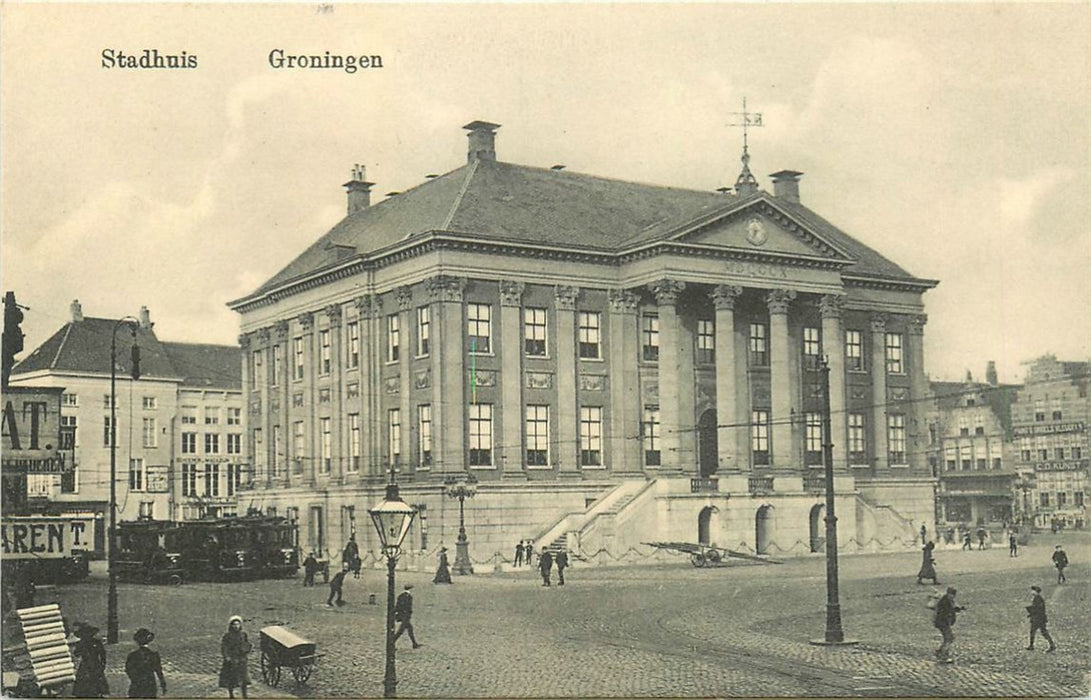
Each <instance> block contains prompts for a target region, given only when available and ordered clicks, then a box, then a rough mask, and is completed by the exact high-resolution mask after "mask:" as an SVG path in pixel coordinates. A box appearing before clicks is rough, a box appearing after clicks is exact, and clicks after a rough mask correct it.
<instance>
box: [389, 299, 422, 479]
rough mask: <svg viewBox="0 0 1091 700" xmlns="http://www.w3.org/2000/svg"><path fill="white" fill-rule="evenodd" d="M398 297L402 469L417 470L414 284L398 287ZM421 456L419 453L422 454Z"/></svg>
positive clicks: (404, 472)
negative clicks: (413, 401)
mask: <svg viewBox="0 0 1091 700" xmlns="http://www.w3.org/2000/svg"><path fill="white" fill-rule="evenodd" d="M394 300H395V301H397V303H398V412H399V413H400V414H401V421H402V455H401V464H400V470H401V472H402V473H403V474H408V473H410V472H413V473H415V472H416V467H417V466H418V465H419V464H420V461H419V458H418V460H417V461H414V460H413V454H414V452H415V451H416V445H415V436H416V434H417V427H418V426H417V417H416V416H414V415H412V413H411V411H412V404H411V402H410V401H409V398H410V388H411V387H412V386H413V348H412V345H413V343H412V342H410V333H409V327H410V324H411V323H412V322H413V288H412V287H411V286H409V285H405V286H404V287H398V288H397V289H395V290H394ZM418 457H419V456H418Z"/></svg>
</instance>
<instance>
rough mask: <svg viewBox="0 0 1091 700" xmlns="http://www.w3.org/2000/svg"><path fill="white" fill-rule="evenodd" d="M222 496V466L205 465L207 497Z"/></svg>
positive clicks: (212, 463)
mask: <svg viewBox="0 0 1091 700" xmlns="http://www.w3.org/2000/svg"><path fill="white" fill-rule="evenodd" d="M219 495H220V465H219V464H218V463H216V462H206V463H205V496H211V497H217V496H219Z"/></svg>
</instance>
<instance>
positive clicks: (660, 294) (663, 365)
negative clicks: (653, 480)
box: [648, 279, 693, 472]
mask: <svg viewBox="0 0 1091 700" xmlns="http://www.w3.org/2000/svg"><path fill="white" fill-rule="evenodd" d="M685 287H686V283H685V282H679V281H677V280H669V279H663V280H659V281H657V282H652V283H651V284H649V285H648V289H649V290H650V291H651V293H652V294H653V295H654V296H655V303H656V304H657V305H658V307H659V308H658V311H659V425H660V428H661V430H662V431H663V439H662V440H661V441H660V442H661V443H662V460H661V461H662V467H661V469H662V470H663V472H670V471H679V470H680V469H681V468H682V463H681V454H680V448H681V440H680V437H681V436H680V429H681V427H682V425H684V423H685V421H684V420H683V410H682V407H681V406H679V400H678V382H679V381H681V380H682V378H681V377H679V353H678V332H679V327H678V325H679V324H678V311H677V309H676V308H675V304H676V303H677V301H678V295H679V294H681V293H682V290H683V289H685ZM689 410H690V411H691V412H692V410H693V409H692V407H690V409H689ZM690 422H692V421H690Z"/></svg>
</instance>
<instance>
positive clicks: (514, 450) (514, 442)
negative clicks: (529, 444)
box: [499, 280, 526, 476]
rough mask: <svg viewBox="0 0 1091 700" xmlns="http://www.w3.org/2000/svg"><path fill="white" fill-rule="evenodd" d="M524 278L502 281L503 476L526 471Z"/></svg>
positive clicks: (501, 387)
mask: <svg viewBox="0 0 1091 700" xmlns="http://www.w3.org/2000/svg"><path fill="white" fill-rule="evenodd" d="M525 288H526V285H524V284H523V283H522V282H513V281H510V280H504V281H502V282H500V401H501V403H502V404H503V409H502V410H503V415H502V416H501V421H502V424H503V428H502V433H501V439H500V450H499V453H500V464H499V467H500V469H501V471H502V475H503V476H512V475H515V474H519V473H522V472H523V449H522V445H523V369H522V364H523V343H522V342H521V341H522V338H521V336H522V334H521V332H520V331H521V329H522V327H523V323H522V319H521V318H520V316H521V312H522V304H523V291H524V290H525Z"/></svg>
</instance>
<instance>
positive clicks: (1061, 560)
mask: <svg viewBox="0 0 1091 700" xmlns="http://www.w3.org/2000/svg"><path fill="white" fill-rule="evenodd" d="M1053 566H1056V567H1057V583H1064V582H1065V581H1067V580H1068V579H1066V578H1065V576H1064V568H1065V567H1066V566H1068V555H1067V554H1065V552H1064V550H1063V549H1061V545H1057V548H1056V549H1055V550H1053Z"/></svg>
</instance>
